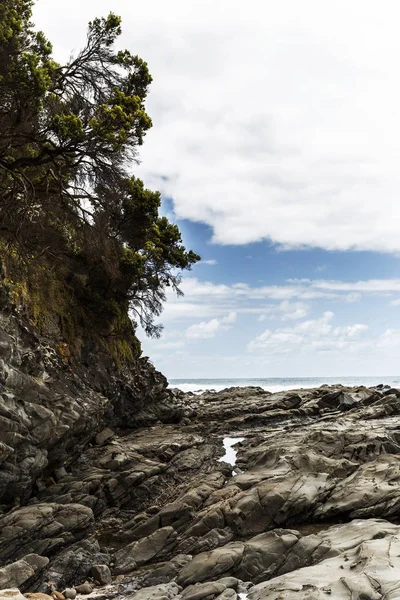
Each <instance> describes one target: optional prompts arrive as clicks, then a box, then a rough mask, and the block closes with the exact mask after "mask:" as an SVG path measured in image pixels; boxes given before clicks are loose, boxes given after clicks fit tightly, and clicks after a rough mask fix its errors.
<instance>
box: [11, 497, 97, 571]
mask: <svg viewBox="0 0 400 600" xmlns="http://www.w3.org/2000/svg"><path fill="white" fill-rule="evenodd" d="M92 522H93V513H92V511H91V509H90V508H87V507H86V506H82V505H80V504H64V505H63V504H54V503H52V504H36V505H33V506H24V507H21V508H18V509H17V510H15V511H14V512H11V513H8V514H7V515H5V516H4V517H2V518H0V559H2V560H9V559H10V558H14V559H15V558H21V557H22V556H23V555H24V554H26V552H27V551H28V552H29V553H32V554H33V553H38V554H42V553H46V554H49V553H51V548H52V547H54V546H55V547H57V546H58V547H59V546H60V545H62V543H63V540H64V543H65V541H67V540H68V541H72V540H74V539H75V538H74V534H75V533H78V534H79V533H81V532H82V531H85V529H87V528H88V527H89V526H90V525H91V524H92Z"/></svg>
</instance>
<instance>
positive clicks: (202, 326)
mask: <svg viewBox="0 0 400 600" xmlns="http://www.w3.org/2000/svg"><path fill="white" fill-rule="evenodd" d="M236 319H237V315H236V313H235V312H230V313H229V314H228V315H226V316H225V317H222V318H221V319H211V321H202V322H201V323H196V324H195V325H191V326H190V327H188V328H187V329H186V332H185V335H186V337H187V338H189V339H197V340H199V339H200V340H204V339H208V338H213V337H215V335H216V334H217V332H219V331H227V330H228V329H231V325H232V324H233V323H235V322H236Z"/></svg>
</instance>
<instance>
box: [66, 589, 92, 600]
mask: <svg viewBox="0 0 400 600" xmlns="http://www.w3.org/2000/svg"><path fill="white" fill-rule="evenodd" d="M76 592H77V590H76V589H75V588H66V589H65V590H64V591H63V596H64V597H65V598H67V600H75V598H76ZM89 593H90V592H89Z"/></svg>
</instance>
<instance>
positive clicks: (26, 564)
mask: <svg viewBox="0 0 400 600" xmlns="http://www.w3.org/2000/svg"><path fill="white" fill-rule="evenodd" d="M48 564H49V559H48V558H46V557H43V556H39V555H37V554H28V555H26V556H24V557H23V558H22V559H20V560H18V561H16V562H14V563H10V564H9V565H7V566H5V567H3V568H1V569H0V588H15V587H21V586H22V585H23V584H25V583H27V582H29V581H30V580H32V579H33V578H34V577H35V576H37V575H38V574H39V573H40V572H41V571H43V569H44V568H45V567H46V566H47V565H48Z"/></svg>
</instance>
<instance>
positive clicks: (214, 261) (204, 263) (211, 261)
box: [197, 258, 217, 265]
mask: <svg viewBox="0 0 400 600" xmlns="http://www.w3.org/2000/svg"><path fill="white" fill-rule="evenodd" d="M197 264H198V265H216V264H217V261H216V260H215V258H211V259H210V260H200V261H199V262H198V263H197Z"/></svg>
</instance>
